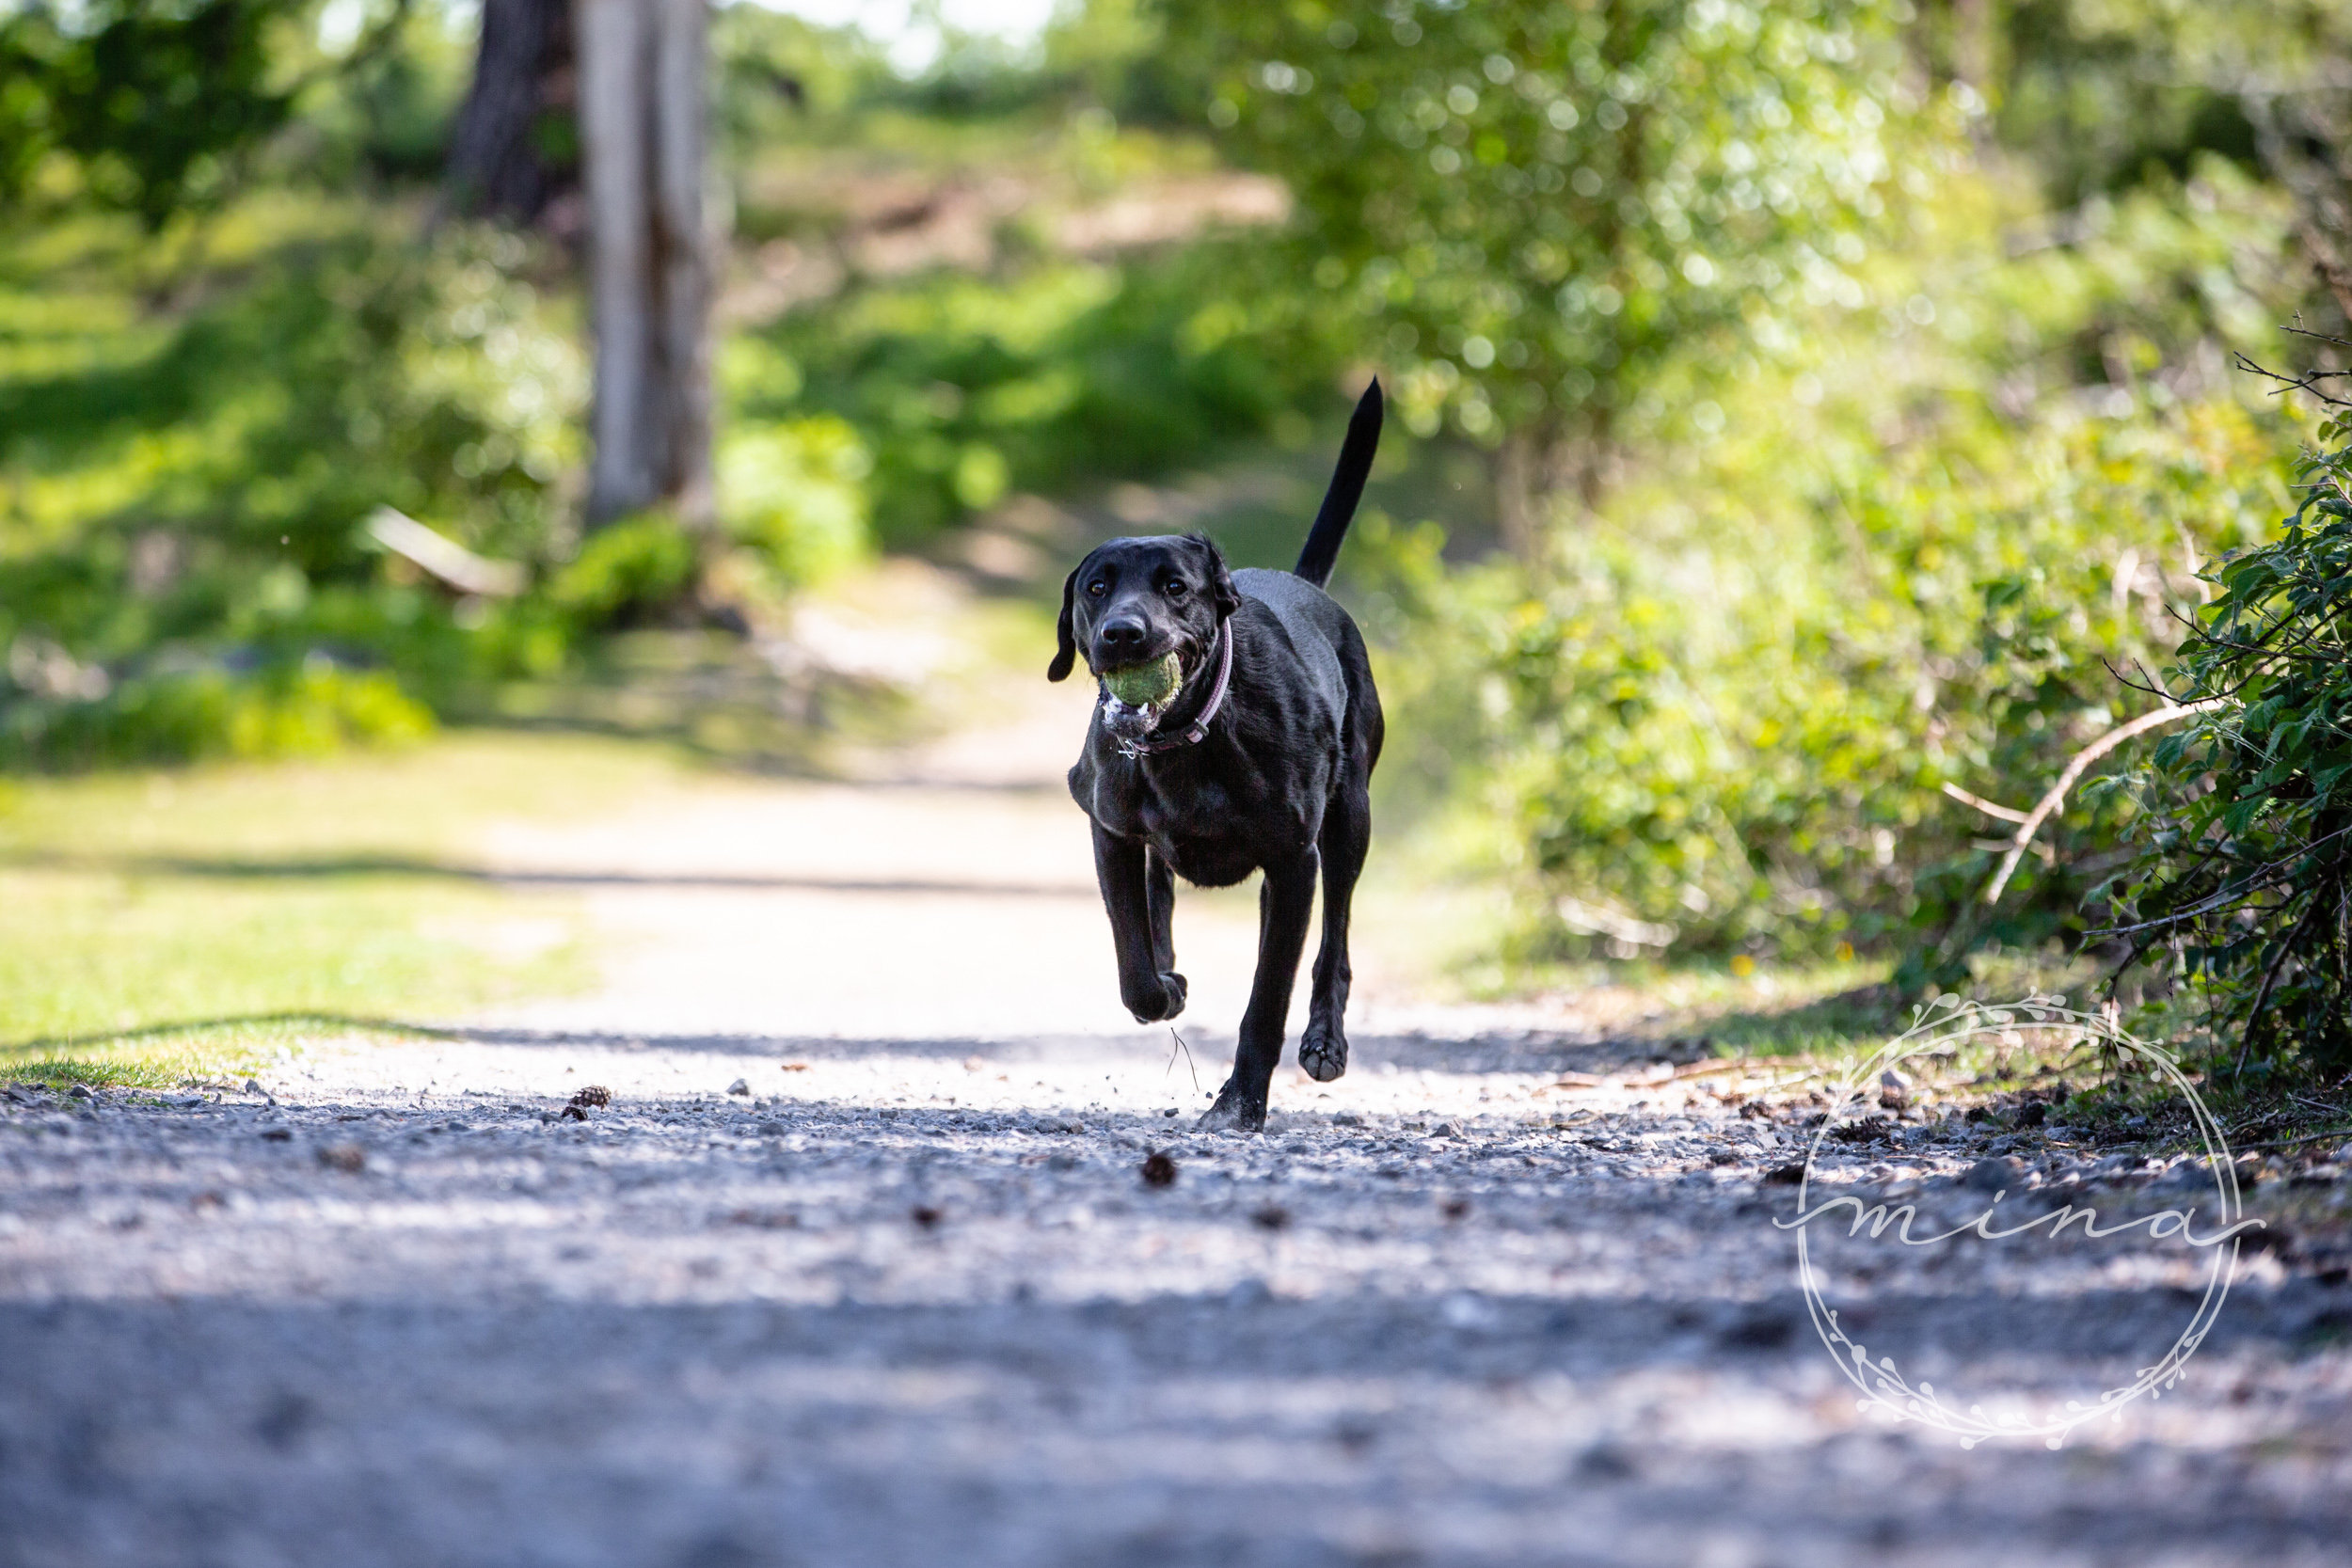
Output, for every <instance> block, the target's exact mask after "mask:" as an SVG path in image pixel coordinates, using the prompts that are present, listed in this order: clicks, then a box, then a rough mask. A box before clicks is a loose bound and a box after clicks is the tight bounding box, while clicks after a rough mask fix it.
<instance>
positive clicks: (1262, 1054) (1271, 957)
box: [1200, 849, 1317, 1132]
mask: <svg viewBox="0 0 2352 1568" xmlns="http://www.w3.org/2000/svg"><path fill="white" fill-rule="evenodd" d="M1316 859H1317V857H1316V855H1315V852H1314V851H1313V850H1311V849H1310V850H1309V851H1307V853H1306V854H1304V855H1302V856H1300V857H1299V858H1298V860H1296V861H1295V862H1293V863H1288V864H1285V865H1280V866H1273V865H1269V866H1267V867H1266V868H1265V885H1264V886H1263V887H1262V888H1260V889H1259V890H1258V974H1257V977H1256V978H1255V979H1254V980H1252V981H1251V982H1250V986H1249V1006H1248V1008H1247V1009H1245V1010H1244V1011H1243V1013H1242V1015H1241V1042H1240V1044H1239V1045H1238V1046H1237V1047H1236V1048H1235V1050H1234V1052H1233V1074H1232V1077H1230V1078H1228V1079H1226V1080H1225V1086H1224V1087H1223V1088H1221V1089H1219V1090H1217V1091H1216V1104H1214V1105H1212V1106H1210V1107H1209V1109H1208V1111H1207V1113H1206V1114H1205V1115H1203V1116H1202V1117H1201V1118H1200V1126H1202V1127H1204V1128H1225V1129H1230V1130H1231V1131H1233V1132H1260V1131H1263V1128H1264V1127H1265V1102H1266V1092H1267V1090H1268V1089H1269V1088H1270V1087H1271V1086H1272V1085H1273V1083H1274V1069H1275V1068H1276V1067H1277V1066H1278V1065H1279V1063H1280V1062H1281V1060H1282V1027H1283V1025H1284V1024H1285V1023H1287V1022H1289V1020H1290V1010H1291V987H1292V986H1293V985H1295V983H1296V982H1297V979H1298V958H1299V955H1300V954H1302V953H1304V952H1305V951H1306V950H1307V927H1308V925H1309V924H1310V923H1311V922H1312V920H1313V919H1314V913H1315V862H1316Z"/></svg>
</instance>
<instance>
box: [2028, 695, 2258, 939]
mask: <svg viewBox="0 0 2352 1568" xmlns="http://www.w3.org/2000/svg"><path fill="white" fill-rule="evenodd" d="M2228 705H2230V699H2229V698H2227V697H2212V698H2208V699H2207V700H2205V701H2204V702H2201V703H2190V704H2187V705H2185V706H2180V707H2160V708H2158V709H2156V711H2155V712H2153V713H2143V714H2141V715H2140V716H2139V717H2138V718H2137V719H2135V720H2133V721H2131V722H2130V723H2128V724H2122V725H2118V726H2117V727H2116V728H2114V729H2112V730H2109V731H2108V732H2107V733H2106V734H2105V735H2103V736H2100V737H2099V738H2098V739H2096V740H2094V741H2092V742H2091V743H2090V745H2088V746H2086V747H2084V748H2083V749H2082V750H2081V751H2079V752H2075V753H2074V760H2073V761H2072V762H2069V763H2068V764H2067V765H2066V771H2065V772H2063V773H2060V774H2059V775H2058V783H2056V784H2052V785H2051V786H2050V792H2049V793H2048V794H2046V795H2044V796H2042V799H2041V800H2040V801H2039V802H2037V803H2036V804H2035V806H2034V808H2033V810H2032V811H2031V812H2029V813H2028V814H2027V815H2026V820H2025V822H2024V823H2023V824H2022V825H2020V826H2019V828H2018V830H2017V836H2016V837H2015V838H2013V839H2011V840H2010V847H2009V853H2008V854H2006V855H2004V856H2002V857H2001V869H2000V870H1999V871H1998V872H1996V873H1995V874H1994V878H1993V885H1992V886H1990V887H1988V888H1986V889H1985V890H1984V901H1985V903H1986V904H1987V905H1988V906H1989V905H1993V904H1997V903H1999V902H2000V901H2001V893H2002V890H2003V889H2005V888H2007V887H2008V886H2009V879H2010V878H2011V877H2013V876H2015V875H2016V873H2017V863H2018V862H2019V861H2020V860H2023V859H2024V858H2025V854H2026V846H2027V845H2029V844H2031V843H2032V842H2033V835H2034V834H2035V833H2036V832H2040V831H2041V828H2042V822H2043V821H2044V820H2045V819H2047V818H2048V816H2049V815H2050V814H2051V813H2052V812H2054V811H2056V810H2058V802H2059V801H2061V800H2065V799H2066V792H2067V791H2068V790H2070V789H2072V788H2074V781H2075V780H2077V779H2079V778H2081V777H2082V776H2083V769H2084V768H2088V767H2090V765H2091V764H2092V763H2094V762H2096V761H2098V760H2099V759H2100V758H2101V757H2103V756H2106V754H2107V753H2108V752H2112V751H2114V750H2115V749H2116V748H2117V747H2118V746H2121V745H2122V744H2123V742H2125V741H2126V740H2129V739H2131V737H2132V736H2136V735H2143V734H2145V733H2146V732H2148V731H2150V730H2153V729H2154V728H2156V727H2157V726H2158V725H2161V724H2169V723H2171V722H2172V721H2174V720H2176V719H2187V718H2190V717H2193V716H2194V715H2196V714H2200V713H2210V712H2212V711H2213V710H2214V709H2215V708H2217V707H2227V706H2228Z"/></svg>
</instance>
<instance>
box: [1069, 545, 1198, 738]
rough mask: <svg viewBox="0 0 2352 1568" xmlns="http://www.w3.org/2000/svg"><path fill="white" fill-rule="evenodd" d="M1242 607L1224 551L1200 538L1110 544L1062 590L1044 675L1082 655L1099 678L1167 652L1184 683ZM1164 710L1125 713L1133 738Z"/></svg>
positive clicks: (1082, 564)
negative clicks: (1134, 718) (1133, 717)
mask: <svg viewBox="0 0 2352 1568" xmlns="http://www.w3.org/2000/svg"><path fill="white" fill-rule="evenodd" d="M1240 607H1241V594H1239V593H1238V592H1237V591H1236V590H1235V589H1234V587H1233V574H1232V572H1231V571H1229V570H1227V569H1226V565H1225V556H1224V552H1222V551H1220V550H1219V549H1218V548H1217V547H1216V545H1215V544H1214V543H1212V542H1211V541H1210V540H1209V539H1208V538H1207V537H1206V536H1204V535H1202V534H1198V533H1186V534H1159V535H1154V536H1152V537H1148V538H1138V539H1114V540H1112V541H1111V542H1110V543H1108V544H1106V545H1104V546H1100V547H1098V548H1097V549H1096V550H1094V552H1093V553H1092V554H1090V555H1089V556H1088V557H1087V558H1086V559H1085V560H1084V561H1081V562H1078V569H1077V570H1076V571H1074V572H1073V573H1071V574H1070V576H1069V578H1067V579H1065V580H1064V581H1063V583H1062V585H1061V624H1060V626H1058V628H1057V639H1058V645H1057V648H1056V650H1055V653H1054V662H1053V663H1051V664H1049V665H1047V666H1046V667H1045V678H1046V679H1047V680H1056V681H1057V680H1065V679H1067V678H1069V675H1070V672H1071V670H1072V668H1073V665H1074V664H1075V663H1076V661H1077V658H1078V656H1079V654H1080V652H1081V651H1083V652H1084V653H1085V655H1086V661H1087V668H1088V669H1089V670H1090V671H1092V672H1093V673H1095V674H1097V675H1101V674H1103V673H1105V672H1108V671H1112V670H1120V669H1125V668H1127V667H1128V666H1130V665H1136V664H1147V663H1150V662H1151V661H1152V660H1153V659H1156V658H1159V657H1162V656H1163V655H1166V654H1170V653H1172V654H1174V655H1175V656H1176V659H1177V662H1178V664H1179V665H1180V666H1181V668H1182V671H1183V679H1184V684H1185V685H1190V684H1191V681H1192V678H1193V676H1194V675H1196V674H1197V673H1200V670H1201V668H1202V667H1203V666H1204V665H1205V664H1206V663H1207V662H1208V658H1209V655H1210V653H1211V652H1212V651H1213V650H1214V649H1215V648H1216V633H1217V628H1218V627H1219V626H1222V625H1223V624H1224V622H1225V618H1226V617H1227V616H1229V615H1231V614H1232V613H1233V611H1234V610H1238V609H1239V608H1240ZM1171 700H1172V699H1171ZM1165 706H1166V704H1165V703H1162V704H1159V705H1155V706H1153V707H1152V708H1148V709H1140V710H1131V711H1133V712H1135V713H1136V714H1137V715H1138V716H1139V722H1138V724H1137V725H1136V726H1134V727H1136V733H1137V734H1142V733H1145V732H1148V731H1149V730H1150V729H1151V727H1152V725H1153V724H1155V723H1157V722H1158V721H1159V712H1158V709H1159V708H1161V707H1165Z"/></svg>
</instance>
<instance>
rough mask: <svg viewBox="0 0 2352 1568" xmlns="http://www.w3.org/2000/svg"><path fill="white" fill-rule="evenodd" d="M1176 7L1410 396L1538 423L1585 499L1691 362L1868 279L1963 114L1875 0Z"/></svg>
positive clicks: (1319, 271) (1243, 145) (1192, 3)
mask: <svg viewBox="0 0 2352 1568" xmlns="http://www.w3.org/2000/svg"><path fill="white" fill-rule="evenodd" d="M1908 10H1909V8H1908V7H1907V6H1902V7H1899V6H1897V5H1894V4H1883V3H1879V0H1836V3H1832V4H1826V5H1806V6H1769V7H1754V6H1746V5H1740V4H1732V3H1717V0H1700V3H1697V4H1692V3H1688V0H1616V3H1613V4H1610V5H1598V4H1585V5H1564V4H1557V3H1553V0H1526V3H1508V0H1506V3H1496V4H1488V5H1480V6H1458V7H1457V6H1438V5H1414V4H1399V5H1393V6H1391V7H1388V8H1385V9H1384V10H1383V11H1381V12H1377V13H1374V12H1363V11H1360V10H1359V9H1356V8H1345V7H1327V6H1322V5H1312V4H1302V5H1293V6H1263V5H1253V4H1237V3H1233V0H1171V3H1170V5H1169V6H1168V15H1169V18H1170V40H1171V46H1172V47H1173V48H1175V49H1176V50H1177V51H1178V52H1179V53H1180V55H1183V56H1189V57H1191V58H1193V59H1195V60H1197V61H1198V67H1197V69H1198V71H1199V73H1200V75H1201V76H1203V77H1204V78H1206V79H1208V80H1209V81H1211V82H1212V83H1213V84H1214V87H1213V88H1212V90H1213V91H1214V92H1215V94H1216V96H1215V97H1214V99H1212V101H1211V102H1210V103H1208V105H1207V107H1206V114H1207V117H1208V119H1209V120H1210V123H1211V124H1212V125H1215V126H1218V127H1221V128H1230V133H1229V135H1230V138H1231V139H1232V141H1233V142H1234V143H1235V144H1236V150H1238V151H1240V152H1241V153H1242V155H1243V156H1244V157H1245V158H1247V159H1248V160H1250V161H1252V162H1255V163H1258V164H1260V165H1261V166H1265V167H1268V168H1271V169H1274V170H1277V171H1279V173H1280V174H1281V175H1282V176H1283V178H1284V179H1285V180H1287V181H1289V182H1291V184H1292V186H1293V188H1294V190H1295V192H1296V193H1297V195H1298V198H1299V199H1300V201H1301V203H1302V204H1303V206H1304V207H1305V209H1306V213H1307V215H1308V221H1307V222H1306V223H1305V224H1303V225H1302V226H1301V227H1300V230H1299V246H1300V250H1299V266H1300V270H1301V272H1302V273H1304V274H1306V275H1307V276H1310V277H1311V278H1312V280H1313V282H1314V284H1315V285H1316V286H1317V287H1319V288H1321V289H1323V290H1325V291H1327V292H1328V293H1330V294H1332V295H1333V296H1334V299H1335V301H1337V302H1339V303H1342V304H1343V306H1344V308H1346V309H1350V310H1352V311H1353V312H1355V313H1356V314H1358V315H1359V316H1360V318H1361V319H1362V321H1363V322H1364V324H1365V325H1364V328H1363V329H1362V334H1361V337H1360V338H1359V341H1360V342H1362V344H1363V345H1364V349H1365V350H1366V351H1368V356H1376V357H1377V358H1379V359H1381V360H1383V361H1385V362H1386V363H1387V364H1388V365H1389V366H1390V367H1391V370H1392V372H1393V380H1394V383H1395V385H1394V394H1395V397H1396V399H1397V402H1398V404H1399V405H1400V407H1401V410H1402V412H1403V414H1404V417H1405V420H1406V422H1407V424H1408V425H1409V426H1410V427H1411V428H1412V429H1413V430H1414V431H1415V432H1416V433H1419V434H1422V435H1427V434H1431V433H1433V432H1434V431H1435V430H1436V429H1437V428H1438V421H1439V419H1440V417H1441V416H1443V415H1445V414H1447V413H1450V414H1451V416H1452V418H1453V420H1454V421H1456V422H1457V423H1458V425H1459V427H1460V428H1461V429H1462V430H1464V431H1465V432H1467V433H1468V434H1469V435H1470V436H1473V437H1475V438H1477V439H1480V440H1482V441H1486V442H1489V443H1491V442H1495V441H1500V440H1502V439H1503V438H1505V436H1507V435H1508V434H1510V433H1514V432H1518V433H1524V434H1525V435H1526V436H1528V437H1529V439H1530V442H1531V443H1532V445H1533V447H1534V450H1535V452H1536V454H1537V456H1536V461H1537V462H1539V463H1540V464H1541V470H1540V471H1539V473H1538V474H1537V475H1536V476H1534V477H1535V479H1536V481H1537V483H1543V482H1546V481H1549V483H1555V484H1556V483H1564V482H1565V483H1580V484H1581V485H1582V486H1583V487H1584V488H1585V490H1586V491H1587V495H1588V499H1589V498H1590V496H1592V495H1594V494H1597V488H1598V481H1599V478H1600V474H1601V467H1600V462H1599V460H1600V458H1601V456H1602V454H1603V453H1604V452H1605V451H1606V450H1607V449H1608V448H1609V447H1610V446H1611V445H1612V444H1613V443H1614V442H1616V441H1619V440H1621V439H1624V438H1626V437H1627V436H1629V435H1631V434H1632V433H1631V432H1629V430H1628V429H1627V428H1626V425H1627V420H1626V415H1627V414H1628V413H1629V409H1630V405H1631V404H1633V403H1634V400H1635V399H1636V398H1637V397H1639V396H1640V394H1641V393H1642V392H1643V391H1644V390H1645V389H1646V388H1649V387H1651V386H1652V385H1653V384H1654V383H1655V382H1656V381H1657V380H1658V378H1659V377H1660V376H1661V374H1662V373H1665V372H1666V369H1667V367H1668V366H1669V364H1679V365H1683V366H1687V365H1689V364H1690V363H1691V362H1692V360H1693V358H1694V356H1697V355H1699V354H1701V353H1704V352H1706V351H1707V350H1708V348H1727V347H1730V346H1732V345H1734V344H1736V342H1737V341H1739V337H1740V335H1745V336H1746V337H1748V338H1750V339H1755V338H1770V337H1772V336H1775V335H1781V334H1786V333H1787V332H1788V331H1789V330H1790V328H1791V325H1792V324H1793V323H1796V322H1800V321H1803V320H1804V319H1805V318H1806V317H1807V315H1808V314H1809V313H1810V312H1812V311H1814V310H1817V309H1820V307H1822V306H1825V305H1829V304H1832V303H1836V302H1844V303H1847V304H1849V305H1851V304H1853V303H1855V302H1857V301H1858V300H1859V299H1860V297H1861V296H1860V287H1861V285H1860V283H1859V282H1858V280H1857V279H1856V278H1855V277H1854V276H1853V268H1854V265H1855V263H1857V262H1859V261H1861V260H1862V258H1863V257H1864V255H1865V254H1866V253H1867V239H1868V237H1869V228H1870V225H1869V220H1870V219H1872V218H1873V217H1875V216H1876V215H1878V214H1880V213H1881V212H1882V211H1883V208H1884V198H1883V193H1884V192H1885V191H1886V190H1888V189H1890V188H1892V187H1893V186H1894V185H1895V183H1896V182H1897V179H1898V164H1899V163H1901V164H1903V165H1905V166H1906V167H1905V168H1904V170H1903V173H1902V180H1903V181H1904V182H1906V183H1907V184H1908V186H1909V188H1910V189H1911V190H1912V191H1913V192H1914V193H1915V194H1924V193H1925V191H1926V190H1927V189H1928V188H1929V184H1930V177H1931V172H1932V160H1933V158H1934V156H1935V154H1936V152H1937V150H1938V148H1937V137H1938V134H1939V133H1943V134H1948V132H1949V130H1950V129H1951V125H1950V123H1949V121H1950V120H1951V119H1952V117H1951V116H1949V115H1939V114H1933V113H1923V112H1922V105H1921V103H1919V102H1918V99H1919V92H1918V88H1917V87H1916V86H1915V84H1913V83H1911V82H1910V81H1909V80H1908V79H1907V78H1906V77H1905V75H1904V74H1903V72H1902V71H1901V70H1900V69H1899V68H1900V67H1901V64H1902V53H1901V49H1900V46H1899V36H1898V33H1897V29H1896V25H1895V24H1896V19H1897V18H1898V17H1899V15H1902V14H1905V13H1907V12H1908ZM1726 334H1728V335H1726Z"/></svg>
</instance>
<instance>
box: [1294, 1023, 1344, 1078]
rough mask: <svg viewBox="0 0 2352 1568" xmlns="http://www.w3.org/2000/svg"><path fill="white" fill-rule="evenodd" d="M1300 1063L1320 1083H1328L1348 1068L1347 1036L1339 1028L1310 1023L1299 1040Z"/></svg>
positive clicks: (1308, 1074)
mask: <svg viewBox="0 0 2352 1568" xmlns="http://www.w3.org/2000/svg"><path fill="white" fill-rule="evenodd" d="M1298 1065H1299V1066H1300V1067H1302V1068H1304V1069H1306V1071H1307V1076H1308V1077H1310V1078H1311V1079H1313V1080H1314V1081H1315V1082H1316V1083H1318V1084H1328V1083H1329V1082H1330V1081H1331V1080H1332V1079H1334V1078H1337V1077H1339V1076H1340V1075H1341V1074H1342V1073H1343V1072H1345V1071H1346V1070H1347V1037H1346V1036H1345V1035H1343V1034H1342V1033H1340V1031H1339V1030H1337V1029H1326V1028H1322V1027H1320V1026H1319V1025H1315V1024H1309V1025H1308V1026H1307V1033H1306V1034H1305V1035H1303V1036H1302V1037H1300V1038H1299V1041H1298Z"/></svg>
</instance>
